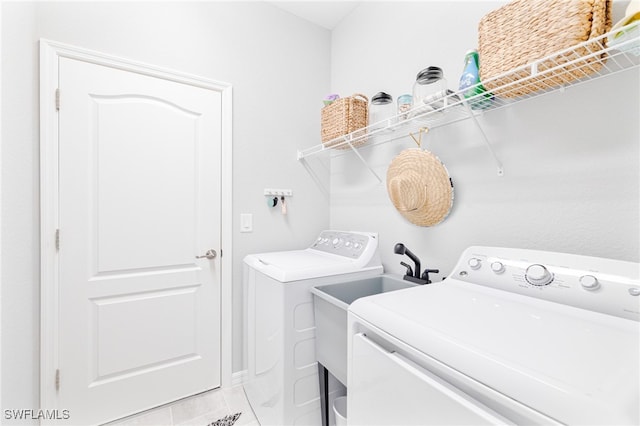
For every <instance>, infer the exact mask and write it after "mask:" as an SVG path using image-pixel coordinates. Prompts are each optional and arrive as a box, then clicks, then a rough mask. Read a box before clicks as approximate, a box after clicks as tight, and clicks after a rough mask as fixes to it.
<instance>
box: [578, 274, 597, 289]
mask: <svg viewBox="0 0 640 426" xmlns="http://www.w3.org/2000/svg"><path fill="white" fill-rule="evenodd" d="M580 285H581V286H582V288H584V289H585V290H589V291H593V290H597V289H599V288H600V282H599V281H598V279H597V278H596V277H594V276H593V275H583V276H581V277H580Z"/></svg>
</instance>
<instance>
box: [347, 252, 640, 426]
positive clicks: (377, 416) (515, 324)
mask: <svg viewBox="0 0 640 426" xmlns="http://www.w3.org/2000/svg"><path fill="white" fill-rule="evenodd" d="M639 270H640V265H639V264H637V263H631V262H623V261H615V260H610V259H601V258H595V257H586V256H576V255H569V254H562V253H550V252H542V251H533V250H518V249H505V248H493V247H471V248H469V249H467V250H466V251H465V252H464V253H463V254H462V256H461V257H460V259H459V261H458V263H457V265H456V267H455V269H454V271H453V272H452V273H451V274H450V275H449V277H448V278H447V279H446V280H444V281H443V282H441V283H436V284H431V285H425V286H419V287H416V288H410V289H406V290H401V291H397V292H391V293H385V294H382V295H376V296H371V297H367V298H363V299H359V300H357V301H355V302H354V303H353V304H351V305H350V312H349V328H350V334H349V364H348V368H349V372H348V379H347V381H348V383H347V385H348V399H347V410H348V423H349V425H367V426H371V425H398V424H402V425H436V424H437V425H444V424H473V425H480V424H545V425H550V424H571V425H574V424H575V425H578V424H580V425H584V424H599V425H612V424H615V425H638V424H639V423H640V323H639V319H640V280H639Z"/></svg>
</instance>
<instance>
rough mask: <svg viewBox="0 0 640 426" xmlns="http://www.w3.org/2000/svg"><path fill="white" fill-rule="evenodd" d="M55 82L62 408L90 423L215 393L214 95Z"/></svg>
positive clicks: (114, 79) (123, 78)
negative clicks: (57, 102) (212, 255)
mask: <svg viewBox="0 0 640 426" xmlns="http://www.w3.org/2000/svg"><path fill="white" fill-rule="evenodd" d="M58 75H59V89H60V111H59V229H60V244H59V288H60V292H59V369H60V386H59V407H61V408H64V409H67V410H69V414H70V419H69V421H70V422H71V423H73V424H87V423H101V422H105V421H109V420H113V419H116V418H119V417H122V416H125V415H128V414H132V413H135V412H139V411H142V410H144V409H148V408H151V407H154V406H157V405H160V404H163V403H166V402H170V401H172V400H176V399H178V398H181V397H184V396H188V395H191V394H195V393H197V392H201V391H204V390H207V389H212V388H215V387H218V386H219V385H220V268H219V256H217V257H215V258H213V259H209V258H200V259H197V258H196V256H199V255H204V254H205V252H206V251H207V250H210V249H212V250H215V251H218V252H219V250H220V190H221V188H220V149H221V94H220V93H219V92H216V91H213V90H209V89H206V88H201V87H196V86H193V85H189V84H184V83H181V82H176V81H170V80H166V79H162V78H158V77H152V76H148V75H143V74H140V73H135V72H130V71H125V70H122V69H117V68H115V67H109V66H104V65H97V64H94V63H89V62H85V61H82V60H77V59H70V58H66V57H61V58H60V62H59V74H58Z"/></svg>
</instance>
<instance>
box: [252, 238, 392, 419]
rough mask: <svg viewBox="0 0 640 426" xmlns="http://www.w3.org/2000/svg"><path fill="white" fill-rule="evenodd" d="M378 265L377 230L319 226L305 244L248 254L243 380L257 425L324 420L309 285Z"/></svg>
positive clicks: (373, 270) (376, 269) (365, 272)
mask: <svg viewBox="0 0 640 426" xmlns="http://www.w3.org/2000/svg"><path fill="white" fill-rule="evenodd" d="M382 272H383V269H382V264H381V262H380V256H379V254H378V238H377V234H374V233H361V232H342V231H323V232H322V233H321V234H320V236H319V237H318V238H317V239H316V241H315V242H314V243H313V244H312V245H311V247H309V248H307V249H304V250H294V251H282V252H272V253H262V254H251V255H248V256H246V257H245V259H244V269H243V283H244V291H245V312H246V330H245V332H246V335H247V338H246V342H245V343H246V345H245V347H246V349H247V352H246V361H247V367H248V368H247V369H248V377H247V379H246V380H245V383H244V387H245V391H246V394H247V398H248V399H249V402H250V404H251V407H252V408H253V411H254V412H255V414H256V416H257V418H258V421H259V422H260V424H261V425H262V426H269V425H278V426H281V425H320V424H321V423H322V418H321V414H320V413H321V411H320V405H321V403H320V392H319V381H318V368H317V363H316V358H315V324H314V316H313V298H312V294H311V292H310V289H311V287H314V286H317V285H325V284H335V283H339V282H342V281H350V280H354V279H358V278H368V277H371V276H375V275H379V274H382ZM336 383H337V382H336ZM336 386H338V385H337V384H336ZM330 389H331V385H330Z"/></svg>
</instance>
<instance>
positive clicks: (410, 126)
mask: <svg viewBox="0 0 640 426" xmlns="http://www.w3.org/2000/svg"><path fill="white" fill-rule="evenodd" d="M620 34H622V36H620ZM616 36H618V37H616ZM607 42H608V46H607ZM638 66H640V22H634V23H632V24H630V25H627V26H625V27H622V28H618V29H617V30H615V31H611V32H609V33H606V34H603V35H602V36H599V37H595V38H593V39H590V40H587V41H585V42H582V43H579V44H577V45H575V46H573V47H570V48H568V49H564V50H560V51H558V52H555V53H553V54H551V55H548V56H546V57H544V58H541V59H538V60H536V61H534V62H532V63H529V64H527V65H524V66H521V67H518V68H514V69H512V70H510V71H507V72H505V73H503V74H500V75H498V76H496V77H493V78H491V79H489V80H487V81H484V82H483V83H484V85H486V86H488V87H492V90H491V92H492V93H493V94H495V96H493V98H492V99H491V100H490V101H489V100H488V99H487V98H486V97H485V96H486V94H485V93H478V94H476V95H474V96H471V97H468V98H466V99H465V97H464V93H463V92H462V91H460V92H455V93H454V92H451V93H449V94H448V95H447V96H444V97H442V98H440V99H438V100H437V103H434V104H430V105H419V106H418V107H415V108H413V109H411V110H409V111H405V112H404V113H402V114H399V115H397V116H395V117H392V118H390V119H389V120H388V123H372V124H370V125H369V126H367V127H364V128H362V129H359V130H356V131H355V132H352V133H349V134H347V135H344V136H341V137H338V138H335V139H333V140H331V141H328V142H326V143H325V144H319V145H315V146H313V147H311V148H307V149H304V150H298V160H300V161H301V162H303V163H305V166H306V167H307V169H308V170H309V166H308V164H307V163H306V161H305V160H306V159H307V158H308V157H312V156H315V155H318V154H321V153H326V152H327V151H331V152H332V154H333V155H341V154H342V153H346V152H349V151H353V152H355V153H356V155H357V157H358V158H359V159H360V161H362V163H363V164H364V165H365V167H367V168H368V169H369V170H370V171H371V172H372V173H373V175H374V176H375V177H376V179H377V180H378V181H380V182H382V180H381V179H380V177H379V176H378V175H377V174H376V173H375V171H374V170H373V168H372V167H371V166H370V165H369V164H367V162H366V160H365V159H364V158H363V157H362V155H360V153H359V152H358V148H359V147H360V146H367V147H370V146H375V145H379V144H383V143H387V142H393V141H396V140H400V139H404V138H406V137H407V135H409V133H412V132H417V131H419V129H421V128H425V127H426V128H429V129H434V128H437V127H442V126H448V125H450V124H453V123H457V122H459V121H465V120H469V119H471V120H473V121H474V123H475V125H476V127H477V129H478V131H479V133H480V136H481V140H482V141H483V142H484V143H485V144H486V146H487V148H488V149H489V151H490V152H491V155H492V156H493V158H494V160H495V162H496V165H497V174H498V175H499V176H502V175H503V174H504V170H503V167H502V164H501V163H500V161H499V160H498V158H497V156H496V154H495V152H494V151H493V148H492V146H491V143H490V142H489V139H488V138H487V136H486V134H485V133H484V131H483V129H482V126H481V125H480V123H479V121H478V119H477V116H478V115H481V114H486V113H490V112H491V111H494V110H498V109H501V108H504V107H507V106H509V105H513V104H516V103H520V102H523V101H527V100H529V99H532V98H536V97H538V96H541V95H544V94H547V93H551V92H556V91H561V92H562V91H564V90H565V89H566V88H568V87H573V86H577V85H579V84H582V83H588V82H590V81H593V80H597V79H599V78H602V77H608V76H611V75H615V74H618V73H620V72H623V71H627V70H631V69H634V68H638ZM477 86H480V84H478V85H477ZM532 89H535V90H532ZM468 91H469V92H471V93H474V90H473V88H470V89H468ZM523 93H525V94H523ZM473 108H478V109H473Z"/></svg>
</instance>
